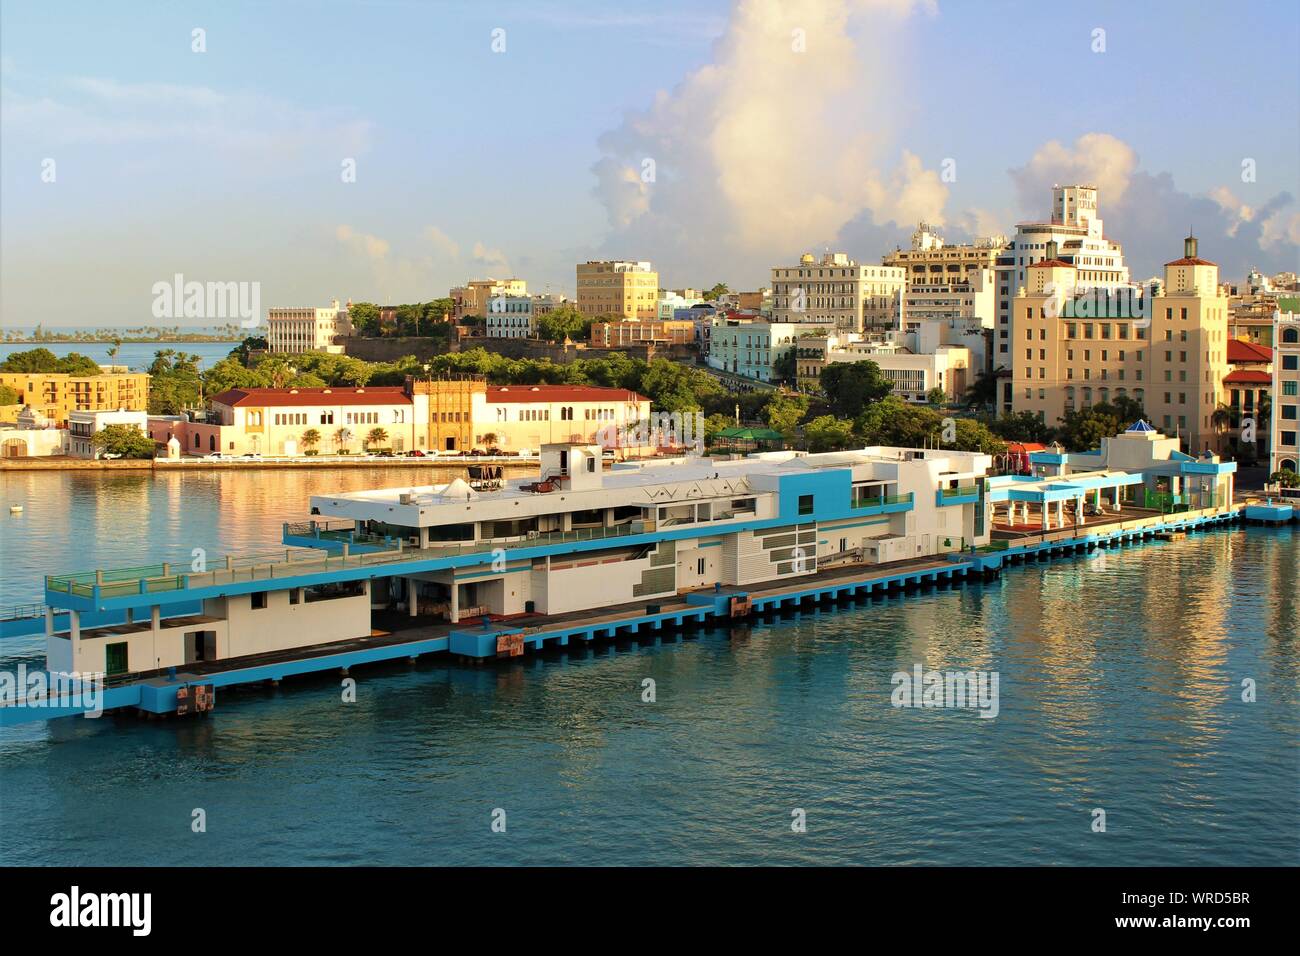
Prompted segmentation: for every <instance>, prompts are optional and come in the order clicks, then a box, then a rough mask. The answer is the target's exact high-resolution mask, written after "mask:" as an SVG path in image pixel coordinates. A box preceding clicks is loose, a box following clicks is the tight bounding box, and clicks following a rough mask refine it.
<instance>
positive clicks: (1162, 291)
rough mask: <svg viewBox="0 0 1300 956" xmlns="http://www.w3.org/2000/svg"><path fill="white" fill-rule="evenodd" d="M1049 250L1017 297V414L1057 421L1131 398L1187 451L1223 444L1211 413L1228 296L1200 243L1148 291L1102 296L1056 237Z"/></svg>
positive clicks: (1189, 243) (1222, 369)
mask: <svg viewBox="0 0 1300 956" xmlns="http://www.w3.org/2000/svg"><path fill="white" fill-rule="evenodd" d="M1046 252H1047V258H1045V259H1042V260H1040V261H1038V262H1035V263H1033V264H1031V265H1030V266H1028V267H1027V269H1026V273H1027V275H1028V277H1029V278H1028V280H1027V281H1028V288H1024V287H1022V288H1021V290H1020V292H1019V294H1018V295H1017V296H1016V297H1015V299H1014V300H1012V306H1013V310H1014V317H1013V323H1012V327H1013V329H1014V336H1015V337H1014V342H1013V345H1012V351H1011V357H1012V380H1011V383H1010V385H1011V390H1012V410H1014V411H1016V412H1031V413H1032V414H1035V415H1037V416H1038V417H1039V418H1040V419H1041V420H1042V421H1044V422H1046V423H1047V424H1048V425H1056V424H1057V423H1058V422H1059V420H1060V419H1061V418H1062V417H1063V416H1064V415H1065V413H1066V412H1068V411H1071V410H1074V409H1081V408H1087V407H1089V406H1091V405H1097V404H1102V403H1107V402H1111V401H1113V400H1115V399H1117V398H1120V397H1128V398H1131V399H1133V400H1135V401H1137V402H1138V403H1139V404H1141V405H1142V407H1143V409H1144V410H1145V411H1146V413H1147V415H1148V417H1149V418H1150V420H1151V422H1152V423H1153V424H1154V425H1155V426H1156V427H1157V428H1159V429H1160V430H1161V431H1162V432H1164V433H1165V434H1167V435H1174V434H1176V435H1177V436H1178V437H1179V438H1181V439H1182V441H1183V445H1184V447H1185V448H1186V449H1187V450H1188V451H1189V452H1191V453H1193V454H1200V453H1202V452H1204V451H1205V450H1206V449H1212V450H1213V449H1216V448H1218V447H1219V446H1220V445H1222V444H1223V438H1224V436H1223V434H1221V433H1220V429H1219V427H1218V426H1217V425H1216V422H1215V420H1214V418H1215V411H1216V410H1217V408H1218V406H1219V404H1220V402H1221V401H1222V397H1223V379H1224V377H1225V375H1226V374H1227V371H1228V363H1227V342H1228V319H1227V313H1228V299H1227V297H1226V296H1225V295H1223V293H1222V291H1221V290H1220V288H1219V267H1218V266H1216V265H1215V264H1214V263H1212V262H1207V261H1206V260H1204V259H1201V258H1199V256H1198V255H1197V242H1196V239H1195V238H1194V237H1190V236H1189V237H1188V238H1187V239H1186V240H1185V241H1184V254H1183V257H1182V258H1180V259H1175V260H1174V261H1173V262H1169V263H1167V264H1166V265H1165V279H1164V284H1163V287H1162V288H1159V289H1157V290H1156V291H1155V292H1154V293H1153V292H1151V291H1149V290H1148V291H1147V293H1146V294H1145V295H1142V294H1139V293H1140V292H1142V290H1138V289H1135V288H1132V287H1127V286H1126V287H1125V288H1123V289H1121V290H1117V291H1115V292H1114V293H1113V294H1112V293H1109V292H1099V290H1098V289H1097V288H1096V287H1095V286H1090V285H1089V284H1088V283H1087V282H1084V281H1081V280H1080V278H1079V276H1080V273H1081V272H1088V271H1092V270H1089V269H1082V268H1080V267H1078V266H1076V265H1075V264H1074V263H1072V262H1067V261H1065V260H1064V259H1062V258H1061V257H1060V255H1059V253H1058V250H1057V247H1056V243H1055V241H1053V240H1049V241H1048V243H1047V249H1046Z"/></svg>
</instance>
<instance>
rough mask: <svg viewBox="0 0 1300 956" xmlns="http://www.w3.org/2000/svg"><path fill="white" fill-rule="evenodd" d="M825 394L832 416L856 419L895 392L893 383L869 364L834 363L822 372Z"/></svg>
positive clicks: (873, 364)
mask: <svg viewBox="0 0 1300 956" xmlns="http://www.w3.org/2000/svg"><path fill="white" fill-rule="evenodd" d="M821 383H822V391H824V392H825V393H826V395H827V397H828V398H829V399H830V407H831V412H832V413H833V414H834V415H835V416H836V417H838V418H853V417H855V416H857V415H859V414H861V413H862V410H863V409H864V408H866V407H867V406H868V405H869V404H871V403H872V402H878V401H880V400H882V399H883V398H884V397H885V396H886V395H889V394H890V392H891V391H892V390H893V387H894V385H893V382H891V381H890V380H889V379H887V378H885V377H884V376H883V375H881V374H880V366H879V365H877V364H876V363H875V362H872V361H870V360H863V361H861V362H834V363H832V364H831V365H828V366H827V367H826V368H825V369H823V370H822V376H821Z"/></svg>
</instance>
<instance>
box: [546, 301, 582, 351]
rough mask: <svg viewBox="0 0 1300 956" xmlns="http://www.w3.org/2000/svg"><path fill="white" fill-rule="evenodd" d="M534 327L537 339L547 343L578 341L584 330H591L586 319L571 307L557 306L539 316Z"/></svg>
mask: <svg viewBox="0 0 1300 956" xmlns="http://www.w3.org/2000/svg"><path fill="white" fill-rule="evenodd" d="M534 325H535V327H536V329H537V337H538V338H541V339H545V340H546V341H547V342H562V341H564V340H565V339H566V338H567V339H571V340H572V339H578V338H581V337H582V333H583V331H584V330H587V329H590V328H591V323H590V322H588V321H587V319H586V317H585V316H583V314H582V313H581V312H579V311H578V310H577V309H576V308H575V307H573V306H571V305H557V306H556V307H555V308H554V309H552V310H551V311H550V312H547V313H545V314H544V315H539V316H538V317H537V321H536V322H535V323H534Z"/></svg>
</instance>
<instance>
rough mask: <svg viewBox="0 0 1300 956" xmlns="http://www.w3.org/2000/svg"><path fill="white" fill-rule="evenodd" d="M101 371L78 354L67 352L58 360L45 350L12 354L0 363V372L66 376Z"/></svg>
mask: <svg viewBox="0 0 1300 956" xmlns="http://www.w3.org/2000/svg"><path fill="white" fill-rule="evenodd" d="M101 371H102V370H101V369H100V367H99V363H98V362H96V361H95V360H94V359H92V358H90V357H88V356H85V355H82V354H81V353H80V352H69V353H68V354H67V355H65V356H63V358H59V357H58V356H57V355H55V354H54V353H53V352H51V351H50V350H49V349H47V348H37V349H28V350H27V351H25V352H14V353H13V354H12V355H10V356H9V357H8V358H6V359H5V360H4V361H3V362H0V372H29V373H30V372H43V373H45V374H50V373H60V372H61V373H64V374H67V375H99V374H100V372H101Z"/></svg>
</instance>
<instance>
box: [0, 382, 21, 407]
mask: <svg viewBox="0 0 1300 956" xmlns="http://www.w3.org/2000/svg"><path fill="white" fill-rule="evenodd" d="M21 397H22V396H21V395H20V393H19V392H18V391H16V390H15V389H12V388H10V387H9V386H8V385H0V405H17V404H18V402H19V399H20V398H21Z"/></svg>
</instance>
